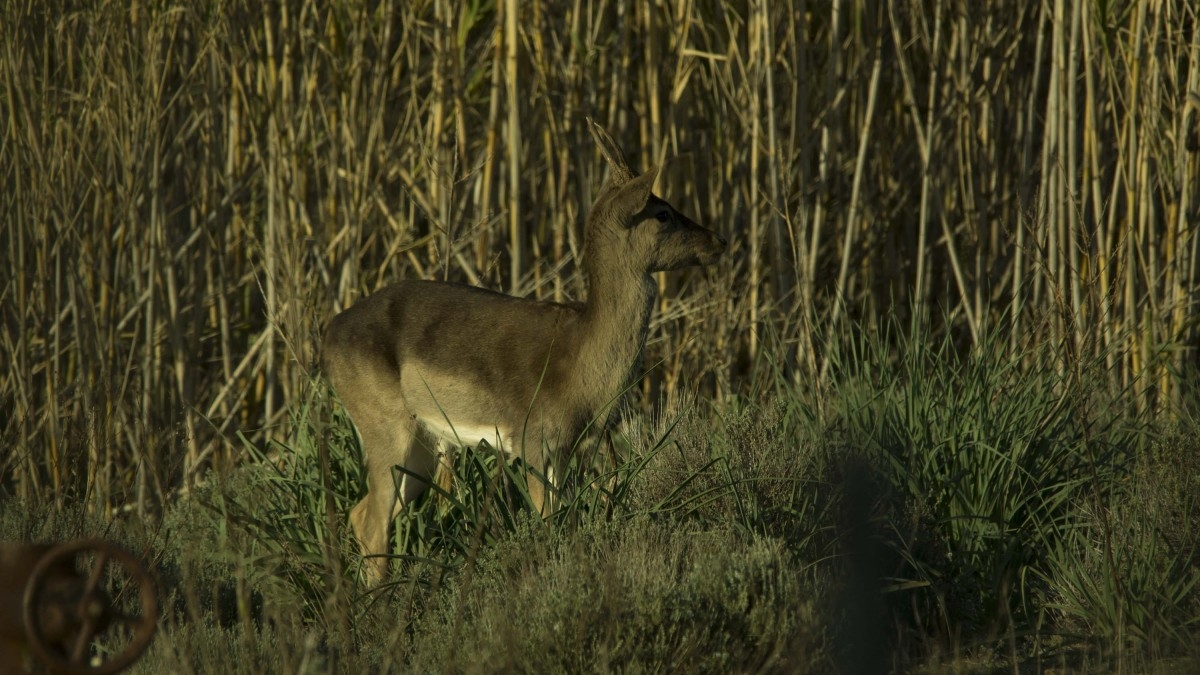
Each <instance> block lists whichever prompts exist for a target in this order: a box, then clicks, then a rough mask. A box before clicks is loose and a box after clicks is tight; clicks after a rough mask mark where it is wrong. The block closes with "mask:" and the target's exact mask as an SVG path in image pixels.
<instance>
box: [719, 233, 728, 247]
mask: <svg viewBox="0 0 1200 675" xmlns="http://www.w3.org/2000/svg"><path fill="white" fill-rule="evenodd" d="M716 237H717V243H718V244H720V245H721V248H725V247H726V246H728V245H729V242H728V241H726V239H725V237H722V236H721V235H719V234H718V235H716Z"/></svg>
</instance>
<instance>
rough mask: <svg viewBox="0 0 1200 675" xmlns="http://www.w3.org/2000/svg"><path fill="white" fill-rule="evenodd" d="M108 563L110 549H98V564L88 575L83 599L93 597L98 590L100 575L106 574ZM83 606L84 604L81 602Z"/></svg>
mask: <svg viewBox="0 0 1200 675" xmlns="http://www.w3.org/2000/svg"><path fill="white" fill-rule="evenodd" d="M107 565H108V551H105V550H104V549H97V550H96V564H95V565H93V566H92V573H91V574H89V575H88V580H87V586H84V588H83V600H87V599H88V598H90V597H92V595H93V594H95V592H96V587H97V586H99V585H100V577H102V576H104V568H105V567H106V566H107ZM80 606H81V607H82V606H83V605H82V604H80Z"/></svg>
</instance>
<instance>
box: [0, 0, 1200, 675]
mask: <svg viewBox="0 0 1200 675" xmlns="http://www.w3.org/2000/svg"><path fill="white" fill-rule="evenodd" d="M830 5H831V3H807V2H759V3H752V2H737V1H731V2H692V1H689V0H670V1H668V2H661V3H620V2H609V1H605V0H600V1H598V2H593V3H583V2H573V3H548V2H544V1H542V0H530V1H527V2H524V3H517V2H515V0H503V1H491V0H475V1H472V2H466V3H454V2H449V1H448V0H427V1H417V2H411V1H409V0H381V1H379V2H372V3H349V2H342V1H340V0H334V1H330V2H322V3H317V2H312V1H311V0H282V1H280V2H268V3H259V2H246V1H245V0H226V1H224V2H212V1H211V0H135V2H132V3H127V2H115V1H110V0H70V1H66V2H51V3H43V2H38V1H35V0H24V1H23V0H0V45H2V46H0V135H2V136H0V220H2V221H3V224H2V226H0V268H3V269H8V270H11V272H10V274H9V275H8V276H6V277H3V278H0V364H2V368H0V447H3V448H4V451H3V452H0V538H2V539H58V538H65V537H72V536H79V535H82V534H85V533H86V534H103V535H107V536H111V537H113V538H116V539H118V540H120V541H123V542H125V543H126V544H128V545H129V546H131V547H132V548H134V549H135V550H137V551H139V552H140V553H143V554H145V555H146V556H147V557H148V558H150V559H152V560H154V562H155V564H156V567H157V569H158V571H159V573H160V575H161V579H162V585H163V589H164V593H165V594H166V597H167V603H166V611H165V612H164V618H163V628H164V631H163V633H162V634H161V635H160V637H159V638H158V640H157V641H156V642H155V644H154V646H153V647H152V648H151V652H150V653H149V655H148V656H147V658H146V659H145V660H144V661H143V662H142V663H140V664H139V665H138V666H137V668H136V669H135V672H147V673H149V672H168V671H177V672H222V673H224V672H334V671H341V670H359V669H368V670H374V671H380V672H388V671H400V672H404V671H414V672H424V671H450V672H457V671H471V672H491V671H496V670H508V671H537V672H541V671H546V672H555V671H564V670H565V671H589V670H629V671H643V670H654V671H661V670H677V671H686V672H692V671H699V670H702V669H707V670H710V671H728V670H733V671H768V672H797V671H805V670H808V671H811V672H828V671H829V670H830V669H837V670H840V671H842V672H885V671H887V670H889V669H894V670H906V671H907V670H929V671H933V672H940V671H942V670H949V671H967V672H973V671H984V672H987V671H990V670H993V669H995V670H1005V671H1011V670H1012V669H1013V668H1020V667H1039V668H1040V667H1056V668H1065V669H1068V670H1072V669H1078V670H1082V671H1089V672H1090V671H1095V670H1097V669H1102V668H1110V667H1111V668H1114V669H1128V668H1134V669H1139V670H1146V669H1150V668H1167V669H1169V668H1178V669H1181V672H1187V671H1189V670H1195V669H1196V668H1195V666H1196V659H1197V658H1198V655H1197V654H1196V652H1195V646H1194V645H1195V643H1196V638H1197V636H1198V631H1200V619H1198V617H1200V537H1198V535H1197V533H1196V531H1195V525H1194V523H1196V522H1197V521H1198V519H1200V441H1198V440H1197V438H1198V432H1200V418H1198V417H1197V410H1198V408H1197V404H1196V401H1195V397H1194V394H1193V390H1194V386H1195V384H1196V379H1195V376H1194V370H1195V366H1196V352H1195V347H1196V345H1197V338H1198V332H1197V331H1198V329H1200V324H1198V322H1197V320H1196V318H1197V299H1198V298H1197V295H1196V293H1195V291H1194V289H1195V288H1198V287H1200V266H1198V264H1197V263H1198V261H1200V249H1198V248H1197V247H1198V244H1200V239H1198V230H1200V228H1197V223H1198V222H1200V26H1198V23H1197V18H1198V17H1197V13H1196V7H1195V3H1193V2H1189V1H1187V0H1160V1H1147V2H1101V1H1100V0H1057V1H1056V2H1045V3H1025V2H1017V1H1015V0H1013V1H1011V2H1008V1H1005V2H993V3H970V2H954V1H950V0H934V1H933V2H917V1H911V2H910V1H908V0H897V1H896V2H887V3H866V7H860V6H859V3H832V6H830ZM585 115H586V116H591V117H593V118H594V119H596V120H597V121H599V122H601V123H602V124H604V125H605V126H607V127H608V128H609V130H610V131H611V132H612V133H613V135H614V137H616V138H617V140H618V141H619V142H621V143H622V144H623V145H624V146H626V148H627V149H628V150H629V151H630V155H631V159H632V160H633V161H634V163H635V164H637V165H640V166H643V167H645V166H649V165H651V164H661V163H664V162H666V164H667V167H666V170H665V171H664V173H663V174H662V178H661V184H660V189H659V192H661V193H662V194H663V195H665V196H666V197H668V198H669V199H670V200H671V201H672V202H673V203H674V204H676V205H677V206H678V207H680V208H681V210H683V211H685V212H687V213H688V214H689V215H691V216H693V217H695V218H696V219H697V220H699V221H702V222H703V223H704V224H705V225H707V226H710V227H712V228H713V229H715V230H717V231H718V232H720V233H721V234H723V235H725V236H727V237H728V238H729V239H730V241H731V250H730V252H729V253H728V254H727V255H726V257H725V258H724V259H723V260H722V262H721V263H720V264H719V265H717V266H715V267H714V268H710V269H706V270H702V271H690V272H687V273H684V274H675V275H668V276H663V277H662V278H660V279H659V284H660V286H661V288H662V290H663V291H664V293H663V299H662V301H661V303H660V308H659V311H658V313H657V316H656V320H655V322H654V324H653V326H652V329H651V336H650V341H649V344H648V346H647V359H646V364H647V366H648V369H649V372H648V375H647V377H646V378H645V382H644V385H643V386H641V387H640V388H639V390H638V391H636V392H633V394H632V396H631V397H630V398H631V401H630V408H629V414H628V415H627V419H626V421H625V424H624V425H623V426H622V429H621V430H620V433H619V434H617V442H616V448H617V450H616V452H615V455H612V456H605V457H601V458H599V459H598V460H597V462H596V463H595V464H594V465H588V466H580V467H579V475H580V479H579V488H578V489H577V490H576V491H575V492H574V493H573V495H572V496H571V499H569V500H568V501H567V502H566V503H565V504H564V505H563V507H562V509H561V510H560V511H559V512H557V513H555V514H554V515H553V516H552V517H551V518H550V519H549V520H548V522H547V523H545V524H543V523H542V522H541V521H540V520H538V519H534V518H531V517H530V516H529V513H528V509H526V508H525V507H524V499H525V497H524V493H523V490H522V484H523V480H524V477H523V476H522V475H521V473H522V468H521V466H520V465H519V463H518V464H515V465H510V464H505V463H504V462H501V461H498V460H497V457H496V456H495V454H494V453H493V452H492V451H491V450H489V449H488V448H486V447H485V448H478V449H476V450H474V451H472V452H467V453H464V454H463V455H462V456H461V457H460V459H459V462H458V465H457V468H456V477H455V481H454V483H455V487H454V490H453V491H452V492H450V493H448V494H440V495H438V494H433V495H430V496H429V497H428V498H425V499H423V500H422V501H420V502H419V503H418V505H417V507H416V508H415V509H413V510H412V511H411V512H408V513H406V514H405V515H404V516H402V517H401V519H400V521H399V522H398V526H397V534H396V538H397V548H398V551H399V552H400V553H401V554H402V555H401V557H400V559H399V560H397V561H396V563H395V565H394V566H393V570H394V580H395V582H396V583H395V584H394V585H392V586H390V587H388V588H386V589H383V590H381V591H377V592H372V593H368V592H366V590H365V589H363V588H362V587H361V586H360V585H359V584H358V565H359V560H358V558H357V556H356V555H355V549H354V547H353V545H352V544H351V543H350V542H349V540H348V533H347V531H346V527H345V515H346V513H347V511H348V509H349V506H350V505H351V504H353V503H354V501H355V500H356V499H357V498H358V497H359V496H360V494H361V490H362V484H361V474H360V469H359V465H358V453H359V448H358V445H357V442H356V441H355V438H354V435H353V432H352V430H351V429H350V427H349V425H348V423H347V422H346V420H345V419H344V417H343V416H342V413H341V412H340V409H339V408H338V406H337V402H336V400H333V399H332V398H331V396H330V394H329V391H328V389H327V387H326V385H325V384H324V381H323V380H322V378H321V374H320V372H319V368H317V366H316V363H317V361H318V356H319V354H318V353H317V345H318V344H319V335H320V331H321V326H322V324H323V322H324V321H325V320H327V319H328V317H330V316H332V314H333V313H335V312H336V311H338V310H339V309H341V308H343V307H345V306H348V305H349V304H350V303H352V302H354V301H355V300H357V299H358V298H360V297H362V296H363V295H364V294H366V293H368V292H370V291H372V290H374V289H376V288H379V287H380V286H383V285H385V284H387V283H388V282H389V281H391V280H394V279H398V278H405V277H409V278H448V279H454V280H460V281H467V282H470V283H475V284H479V285H484V286H489V287H493V288H498V289H503V290H505V291H508V292H513V293H516V294H520V295H530V296H536V297H544V298H555V299H572V298H578V297H580V296H581V295H582V293H583V289H584V288H585V285H584V284H585V280H584V279H583V278H582V273H581V270H579V269H578V266H577V265H576V261H577V260H578V256H579V251H580V248H581V247H582V245H583V242H582V239H581V237H582V229H581V224H582V219H583V218H585V217H586V213H587V209H588V206H589V204H590V200H591V195H593V194H594V193H595V190H596V188H597V187H598V185H599V182H600V181H602V180H603V178H604V173H603V166H602V163H601V161H600V158H599V155H598V153H597V152H596V151H595V149H594V148H593V147H592V145H591V141H590V139H589V138H588V134H587V133H586V131H585V130H584V125H583V118H584V116H585ZM462 330H486V327H485V326H463V327H462ZM1189 659H1190V660H1189ZM1039 672H1040V671H1039Z"/></svg>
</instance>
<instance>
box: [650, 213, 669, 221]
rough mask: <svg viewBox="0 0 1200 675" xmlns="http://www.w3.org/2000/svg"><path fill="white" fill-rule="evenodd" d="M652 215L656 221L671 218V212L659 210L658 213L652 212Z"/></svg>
mask: <svg viewBox="0 0 1200 675" xmlns="http://www.w3.org/2000/svg"><path fill="white" fill-rule="evenodd" d="M654 217H655V218H656V219H657V220H658V222H660V223H665V222H667V221H668V220H670V219H671V214H669V213H667V212H666V211H659V212H658V213H656V214H654Z"/></svg>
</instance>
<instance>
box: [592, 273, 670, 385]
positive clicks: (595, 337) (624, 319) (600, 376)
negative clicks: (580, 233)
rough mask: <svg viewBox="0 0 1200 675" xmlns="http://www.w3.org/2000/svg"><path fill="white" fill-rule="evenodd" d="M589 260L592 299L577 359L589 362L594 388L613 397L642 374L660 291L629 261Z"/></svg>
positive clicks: (645, 274) (648, 276) (647, 275)
mask: <svg viewBox="0 0 1200 675" xmlns="http://www.w3.org/2000/svg"><path fill="white" fill-rule="evenodd" d="M587 262H588V263H589V264H587V265H586V269H587V272H588V296H587V301H586V302H585V303H584V309H583V321H582V327H583V331H584V333H583V335H582V339H581V341H580V342H581V344H580V346H581V348H582V352H581V354H580V355H579V356H580V357H581V358H582V359H585V360H586V361H587V362H589V364H590V367H589V368H587V371H590V372H589V375H590V377H589V379H593V380H594V385H595V386H597V387H598V388H600V389H602V390H604V391H605V393H606V394H607V395H609V396H615V395H617V394H619V393H620V391H621V390H622V389H624V388H625V387H626V386H627V385H628V384H629V381H630V378H631V377H633V376H634V374H635V371H638V370H640V365H641V360H642V358H641V357H642V347H643V345H644V344H645V342H646V331H647V329H648V328H649V325H650V313H651V311H652V310H653V308H654V301H655V299H656V297H657V295H658V287H657V286H656V285H655V284H654V280H653V279H652V278H651V277H650V275H649V274H648V273H646V272H645V271H644V270H639V269H637V268H636V267H634V266H632V265H629V264H628V261H625V260H620V259H614V260H605V259H603V258H599V257H594V258H591V259H589V260H588V261H587ZM638 374H640V373H638Z"/></svg>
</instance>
